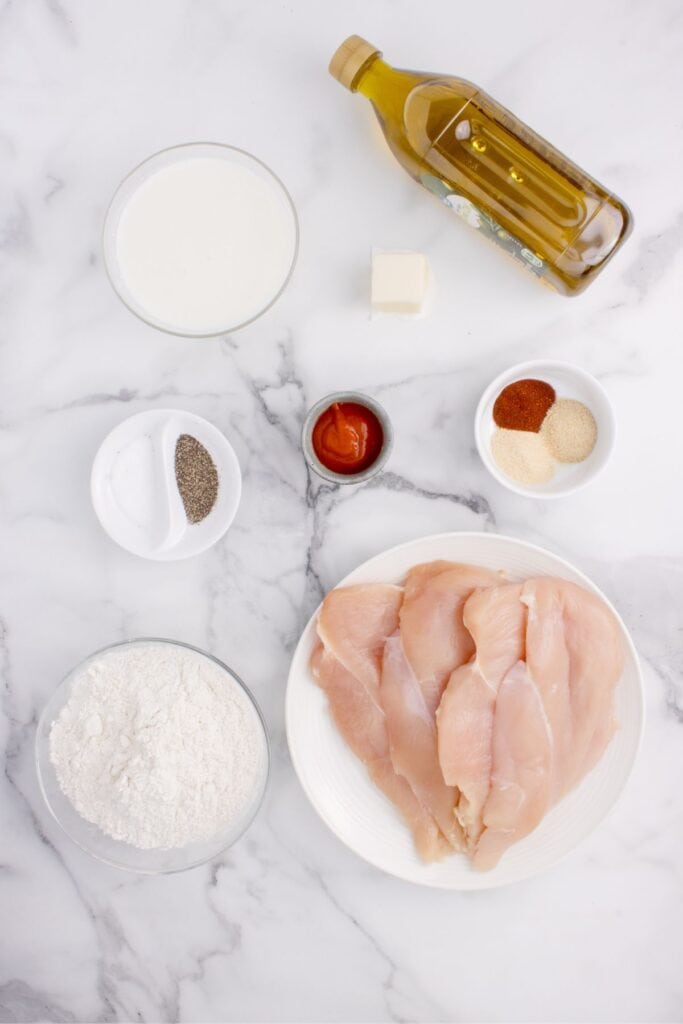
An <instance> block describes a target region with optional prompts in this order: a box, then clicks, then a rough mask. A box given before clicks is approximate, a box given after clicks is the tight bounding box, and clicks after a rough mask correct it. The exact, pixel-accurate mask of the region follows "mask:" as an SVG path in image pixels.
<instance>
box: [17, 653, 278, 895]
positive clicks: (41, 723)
mask: <svg viewBox="0 0 683 1024" xmlns="http://www.w3.org/2000/svg"><path fill="white" fill-rule="evenodd" d="M140 643H143V644H148V643H153V644H167V645H169V646H171V647H183V648H185V649H186V650H188V651H194V652H195V653H196V654H201V655H202V656H203V657H205V658H208V659H209V661H213V662H214V664H216V665H218V666H219V668H222V669H223V671H225V672H227V674H228V675H229V676H230V678H231V679H233V680H234V681H235V682H236V683H237V685H238V686H239V687H240V688H241V689H242V691H243V692H244V694H245V696H246V697H247V699H248V700H249V703H250V704H251V706H252V707H253V709H254V711H255V712H256V715H257V718H258V720H259V722H260V724H261V730H262V733H263V746H264V753H265V766H264V773H263V780H262V783H261V793H260V795H259V798H258V800H257V801H255V803H254V806H253V808H252V810H251V813H250V814H249V815H248V816H247V817H246V818H245V820H244V822H243V824H242V827H241V829H240V831H239V832H238V833H237V835H235V836H233V837H232V838H231V839H230V840H229V842H227V843H226V844H225V845H224V846H222V847H221V848H220V849H218V850H216V851H214V852H213V853H211V854H209V855H208V856H206V857H199V858H197V859H196V860H193V861H192V862H191V863H189V864H183V865H182V866H180V867H171V868H158V869H154V868H135V867H131V866H129V865H124V864H119V863H117V862H116V861H115V860H110V859H107V858H106V857H102V856H100V854H99V853H95V852H94V851H93V850H91V849H90V848H89V847H88V846H87V845H85V844H84V843H82V842H81V841H80V840H79V839H78V838H77V837H76V836H75V835H73V833H72V832H71V831H70V830H69V829H68V828H67V827H66V825H65V824H64V822H63V821H62V820H61V818H60V817H59V816H58V814H57V813H56V812H55V810H54V808H53V806H52V804H51V802H50V799H49V797H48V795H47V792H46V789H45V781H44V779H43V773H42V770H41V767H40V754H39V744H40V742H41V736H42V735H43V731H44V728H45V725H46V722H47V720H48V712H49V711H50V708H51V706H52V704H53V701H54V700H55V698H56V697H57V695H58V694H59V693H60V692H61V691H62V689H63V688H64V687H65V686H66V685H67V684H68V683H69V681H70V680H71V679H72V678H73V677H74V676H75V675H76V673H77V672H78V671H79V670H80V669H82V668H84V667H85V666H86V665H87V664H88V662H90V661H93V660H94V659H95V658H97V657H99V656H100V655H102V654H106V653H107V652H108V651H113V650H116V649H117V648H119V647H128V646H129V645H131V644H140ZM53 720H54V719H53ZM34 764H35V771H36V775H37V778H38V787H39V789H40V792H41V795H42V797H43V801H44V803H45V806H46V807H47V809H48V811H49V812H50V814H51V816H52V817H53V818H54V820H55V821H56V822H57V824H58V825H59V827H60V829H61V830H62V832H63V833H64V834H65V835H66V836H68V838H69V839H70V840H71V841H72V842H73V843H75V844H76V846H78V847H79V849H81V850H83V851H84V852H85V853H87V854H88V855H89V856H90V857H93V858H94V859H95V860H97V861H100V863H102V864H107V865H108V866H109V867H113V868H116V869H117V870H119V871H130V872H132V873H133V874H139V875H172V874H178V873H179V872H181V871H189V870H191V869H192V868H196V867H199V866H200V865H202V864H208V863H209V862H210V861H212V860H214V858H216V857H220V856H221V855H222V854H223V853H225V851H226V850H229V849H230V847H231V846H233V845H234V844H235V843H236V842H238V840H239V839H241V838H242V836H243V835H244V834H245V832H246V831H247V830H248V829H249V828H250V827H251V825H252V824H253V822H254V820H255V818H256V816H257V815H258V813H259V811H260V809H261V807H262V806H263V801H264V799H265V795H266V791H267V789H268V782H269V780H270V766H271V751H270V738H269V736H268V729H267V727H266V722H265V719H264V717H263V712H262V711H261V708H260V707H259V705H258V702H257V700H256V698H255V697H254V695H253V693H252V692H251V690H250V689H249V687H248V686H247V684H246V683H245V682H244V681H243V680H242V679H241V678H240V676H238V675H237V673H236V672H234V671H233V670H232V669H231V668H230V667H229V665H226V663H225V662H224V661H221V660H220V658H217V657H216V656H215V655H214V654H210V653H209V652H208V651H204V650H202V648H201V647H196V646H195V645H194V644H188V643H186V642H185V641H184V640H169V639H168V637H158V636H137V637H131V638H129V639H127V640H117V641H115V642H114V643H112V644H107V645H106V646H105V647H100V648H98V649H97V650H95V651H92V652H91V653H90V654H88V655H87V656H86V657H85V658H83V659H82V660H81V661H79V662H78V663H77V664H76V665H74V666H73V668H72V669H70V670H69V672H67V674H66V675H65V676H64V677H63V678H62V679H61V681H60V682H59V683H58V684H57V686H56V687H55V689H54V690H53V691H52V694H51V695H50V697H49V698H48V700H47V702H46V704H45V707H44V708H43V710H42V712H41V714H40V717H39V718H38V723H37V725H36V737H35V742H34ZM65 798H66V799H68V797H65ZM74 812H75V813H76V814H78V811H76V809H75V808H74ZM83 820H84V821H85V819H83ZM88 824H91V823H88ZM95 827H97V826H95ZM103 834H104V833H103ZM179 849H182V847H179ZM150 852H152V851H150Z"/></svg>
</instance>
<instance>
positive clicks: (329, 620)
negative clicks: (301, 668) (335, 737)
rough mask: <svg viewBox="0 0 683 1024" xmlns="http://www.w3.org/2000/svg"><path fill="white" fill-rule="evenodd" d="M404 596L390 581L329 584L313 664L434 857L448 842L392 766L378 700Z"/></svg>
mask: <svg viewBox="0 0 683 1024" xmlns="http://www.w3.org/2000/svg"><path fill="white" fill-rule="evenodd" d="M402 599H403V589H402V588H401V587H395V586H391V585H388V584H363V585H358V586H352V587H340V588H338V589H337V590H332V591H331V592H330V593H329V594H328V595H327V597H326V598H325V600H324V601H323V604H322V608H321V609H320V614H319V616H318V636H319V638H320V640H321V641H322V645H323V646H322V648H321V649H319V650H317V651H316V652H315V653H314V656H313V659H312V663H311V664H312V668H313V672H314V675H315V677H316V680H317V682H318V683H319V685H320V686H321V687H322V688H323V689H324V690H325V692H326V693H327V696H328V700H329V703H330V710H331V712H332V716H333V718H334V720H335V722H336V724H337V727H338V729H339V731H340V732H341V734H342V736H343V737H344V739H345V740H346V742H347V743H348V745H349V747H350V748H351V750H353V752H354V754H356V756H357V757H358V758H360V760H361V761H363V763H364V764H365V765H366V767H367V769H368V772H369V773H370V776H371V778H372V779H373V781H374V782H375V784H376V785H378V786H379V787H380V788H381V790H382V792H383V793H385V794H386V796H388V797H389V799H390V800H391V801H392V803H394V804H395V806H396V807H397V808H398V809H399V811H400V812H401V814H402V815H403V817H404V818H405V820H406V822H407V823H408V825H409V827H410V829H411V831H412V833H413V837H414V840H415V846H416V848H417V850H418V853H419V854H420V856H421V857H423V859H425V860H436V859H438V858H439V857H441V856H443V854H444V853H445V851H446V849H447V848H448V847H447V844H446V842H445V840H444V838H443V836H442V834H441V832H440V831H439V828H438V826H437V824H436V822H435V820H434V818H433V816H432V814H431V813H430V809H429V807H428V806H427V805H426V804H424V803H423V802H422V800H421V798H420V795H419V794H417V795H416V794H415V792H414V791H413V789H412V788H411V786H410V784H409V783H408V782H407V781H406V780H405V779H403V778H402V777H401V776H400V775H398V774H397V773H396V771H395V769H394V767H393V764H392V761H391V757H390V753H389V738H388V734H387V723H386V717H385V714H384V710H383V707H382V702H381V700H380V692H379V683H380V674H381V666H382V658H383V653H384V644H385V640H386V638H387V637H388V636H390V635H391V634H393V633H395V632H396V629H397V627H398V612H399V607H400V605H401V601H402Z"/></svg>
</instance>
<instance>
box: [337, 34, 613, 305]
mask: <svg viewBox="0 0 683 1024" xmlns="http://www.w3.org/2000/svg"><path fill="white" fill-rule="evenodd" d="M330 72H331V74H332V75H333V76H334V77H335V78H336V79H338V81H340V82H341V83H342V85H345V86H346V87H347V88H348V89H350V90H351V92H360V93H362V94H363V95H364V96H366V97H367V98H368V99H369V100H370V102H371V103H372V105H373V107H374V109H375V113H376V114H377V117H378V118H379V121H380V124H381V125H382V129H383V131H384V134H385V136H386V139H387V142H388V143H389V146H390V147H391V150H392V152H393V154H394V156H395V157H396V159H397V160H398V162H399V163H400V164H401V165H402V166H403V167H404V168H405V169H406V171H408V173H409V174H410V175H411V177H413V178H414V179H415V180H416V181H418V182H419V183H420V184H421V185H424V187H425V188H427V189H428V190H429V191H430V192H433V193H434V194H435V195H437V196H438V197H439V198H440V199H441V200H442V201H443V202H444V203H446V205H447V206H450V207H451V209H453V210H454V211H455V212H456V213H457V214H459V215H460V216H461V217H463V218H464V219H465V220H466V221H467V222H468V223H470V224H471V225H472V226H473V227H476V228H477V229H478V230H479V231H482V232H484V233H485V234H486V235H488V236H489V238H491V239H492V240H493V241H495V242H497V243H498V245H500V246H501V247H502V248H503V249H505V250H507V252H509V253H510V254H511V255H512V256H513V257H514V258H515V259H516V260H518V261H519V262H521V263H522V264H523V265H524V266H525V267H527V268H528V269H529V270H530V271H531V272H532V273H533V274H535V275H536V276H537V277H538V278H539V279H540V280H542V281H544V282H545V283H547V284H549V285H551V286H552V287H554V288H555V289H556V290H557V291H558V292H561V293H562V294H563V295H576V294H578V293H579V292H581V291H583V289H584V288H586V287H587V285H588V284H590V282H591V281H592V280H593V278H594V277H595V276H596V275H597V274H598V273H599V272H600V270H601V269H602V268H603V267H604V266H605V264H606V263H607V261H608V260H609V259H610V258H611V257H612V256H613V255H614V253H615V252H616V251H617V249H618V248H619V246H620V245H621V243H622V242H623V241H624V240H625V239H626V237H627V235H628V234H629V232H630V230H631V214H630V212H629V210H628V207H627V206H626V205H625V204H624V203H623V202H622V201H621V200H620V199H618V198H617V197H616V196H614V195H612V193H610V192H608V191H607V189H605V188H603V186H602V185H599V184H598V183H597V182H596V181H594V180H593V179H592V178H590V177H589V176H588V175H587V174H586V173H585V172H584V171H582V170H581V169H580V168H579V167H577V166H576V164H573V163H572V162H571V161H570V160H568V159H567V157H565V156H563V155H562V154H561V153H559V152H558V151H557V150H556V149H554V148H553V147H552V146H551V145H550V144H549V143H547V142H546V141H545V140H544V139H542V138H541V137H540V136H538V135H536V133H535V132H533V131H531V129H530V128H528V127H527V126H526V125H525V124H523V123H522V122H521V121H519V120H518V119H517V118H516V117H515V116H514V115H513V114H511V113H510V112H509V111H508V110H506V109H505V108H504V107H502V106H501V105H500V103H497V102H496V100H494V99H492V98H491V97H490V96H487V94H486V93H485V92H482V90H481V89H478V88H477V86H476V85H472V83H471V82H466V81H464V79H461V78H450V77H444V76H441V75H430V74H424V73H422V72H417V71H403V70H400V69H398V68H393V67H391V66H390V65H389V64H387V63H385V61H383V60H382V54H381V53H380V52H379V50H378V49H377V48H376V47H375V46H373V45H372V44H371V43H368V42H367V41H366V40H365V39H361V38H360V36H350V37H349V38H348V39H347V40H346V41H345V42H344V43H342V45H341V46H340V47H339V49H338V50H337V51H336V53H335V54H334V56H333V57H332V61H331V63H330Z"/></svg>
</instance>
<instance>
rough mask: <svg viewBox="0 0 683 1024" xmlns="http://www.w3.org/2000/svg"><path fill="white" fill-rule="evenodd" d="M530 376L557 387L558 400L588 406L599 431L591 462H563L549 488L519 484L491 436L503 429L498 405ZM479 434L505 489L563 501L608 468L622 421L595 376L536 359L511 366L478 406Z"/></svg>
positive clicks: (481, 447)
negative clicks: (496, 416)
mask: <svg viewBox="0 0 683 1024" xmlns="http://www.w3.org/2000/svg"><path fill="white" fill-rule="evenodd" d="M529 377H533V378H536V379H538V380H544V381H546V382H547V383H548V384H550V385H552V387H554V388H555V391H556V393H557V397H558V398H574V399H576V400H577V401H579V402H583V404H584V405H586V406H588V408H589V409H590V411H591V412H592V413H593V416H594V417H595V422H596V424H597V428H598V437H597V441H596V443H595V448H594V449H593V451H592V452H591V453H590V455H589V456H588V458H587V459H584V461H583V462H577V463H574V464H567V463H558V464H557V468H556V471H555V475H554V476H553V478H552V479H551V480H548V482H547V483H544V484H522V483H519V482H518V481H517V480H513V479H512V478H511V477H509V476H506V474H505V473H504V472H503V471H502V470H501V469H500V468H499V467H498V465H497V464H496V462H495V460H494V458H493V455H492V454H491V438H492V436H493V433H494V431H495V430H496V429H497V427H496V425H495V423H494V421H493V406H494V403H495V401H496V399H497V397H498V395H499V394H500V392H501V391H502V390H503V388H505V387H507V385H508V384H512V383H513V382H514V381H516V380H525V379H526V378H529ZM474 434H475V440H476V443H477V449H478V451H479V454H480V456H481V459H482V462H483V463H484V465H485V466H486V468H487V469H488V471H489V473H490V474H491V475H492V476H493V477H495V478H496V480H497V481H498V483H500V484H502V485H503V487H507V488H508V490H510V491H514V492H515V493H516V494H523V495H525V496H526V497H529V498H561V497H564V496H565V495H567V494H571V493H573V492H574V491H578V490H579V488H581V487H584V486H585V485H586V484H587V483H589V482H590V481H591V480H594V479H595V477H596V476H597V475H598V473H600V472H602V470H603V469H604V468H605V466H606V465H607V463H608V462H609V459H610V456H611V454H612V450H613V448H614V443H615V438H616V420H615V417H614V410H613V409H612V403H611V402H610V400H609V398H608V396H607V392H606V391H605V389H604V388H603V386H602V384H600V383H599V382H598V381H597V380H596V379H595V377H593V376H591V374H590V373H587V372H586V371H585V370H582V369H581V368H580V367H578V366H573V365H572V364H571V363H564V362H557V361H555V360H546V359H534V360H531V361H530V362H527V363H519V364H518V365H517V366H513V367H511V368H510V369H509V370H506V371H505V372H504V373H501V374H500V375H499V376H498V377H496V379H495V380H494V381H492V382H491V384H489V386H488V387H487V389H486V391H485V392H484V394H483V395H482V396H481V399H480V400H479V405H478V406H477V411H476V413H475V416H474Z"/></svg>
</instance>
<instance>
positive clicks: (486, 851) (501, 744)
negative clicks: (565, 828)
mask: <svg viewBox="0 0 683 1024" xmlns="http://www.w3.org/2000/svg"><path fill="white" fill-rule="evenodd" d="M492 759H493V771H492V774H491V791H490V794H489V797H488V799H487V801H486V805H485V807H484V823H485V825H486V828H485V830H484V832H483V834H482V836H481V838H480V840H479V843H478V845H477V848H476V851H475V853H474V857H473V864H474V866H475V867H476V868H479V869H480V870H482V871H487V870H488V869H490V868H493V867H495V866H496V864H497V863H498V861H499V860H500V858H501V856H502V855H503V853H504V852H505V850H507V848H508V847H509V846H511V845H512V843H516V842H517V841H518V840H519V839H522V838H523V837H524V836H527V835H528V834H529V833H530V832H531V831H532V830H533V829H535V828H536V826H537V825H538V823H539V822H540V821H541V819H542V818H543V815H544V814H545V813H546V811H547V810H548V809H549V808H550V806H551V802H552V788H553V736H552V733H551V731H550V726H549V723H548V719H547V717H546V713H545V708H544V706H543V701H542V699H541V695H540V694H539V692H538V689H537V687H536V685H535V683H534V681H533V679H532V678H531V676H530V674H529V671H528V668H527V665H526V664H525V662H523V661H518V662H517V664H516V665H514V666H513V667H512V668H511V669H510V671H509V672H508V673H507V674H506V676H505V678H504V679H503V681H502V682H501V684H500V689H499V691H498V699H497V701H496V714H495V720H494V724H493V742H492Z"/></svg>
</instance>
